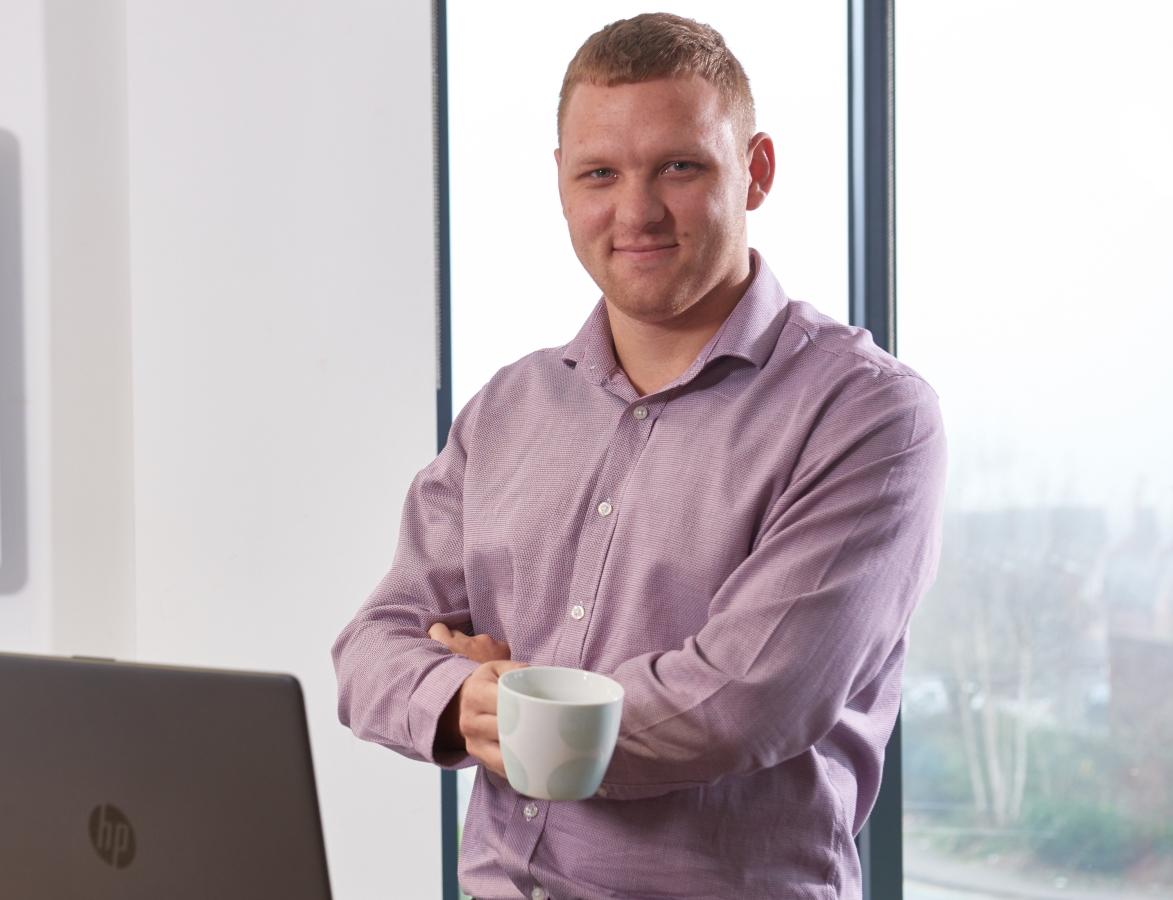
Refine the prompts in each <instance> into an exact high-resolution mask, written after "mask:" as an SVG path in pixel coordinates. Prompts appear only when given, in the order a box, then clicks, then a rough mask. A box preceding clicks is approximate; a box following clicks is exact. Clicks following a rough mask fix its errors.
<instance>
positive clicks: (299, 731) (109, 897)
mask: <svg viewBox="0 0 1173 900" xmlns="http://www.w3.org/2000/svg"><path fill="white" fill-rule="evenodd" d="M0 896H4V897H14V898H15V897H20V898H22V900H40V898H47V900H74V898H76V900H115V898H117V900H160V898H168V900H195V898H199V900H211V898H215V900H259V898H282V900H329V897H330V887H329V879H328V877H327V872H326V855H325V846H324V843H323V839H322V830H321V822H320V818H319V812H318V798H317V790H316V788H315V785H314V773H313V762H312V759H311V756H310V746H309V734H308V731H307V728H306V720H305V708H304V703H303V700H302V693H301V686H300V685H299V683H298V681H297V679H296V678H294V677H293V676H292V675H280V674H264V673H255V672H233V671H224V670H210V669H193V668H183V667H175V666H158V665H145V664H138V663H119V662H114V661H111V660H87V659H80V658H73V659H63V658H58V657H46V656H28V655H17V654H5V653H0Z"/></svg>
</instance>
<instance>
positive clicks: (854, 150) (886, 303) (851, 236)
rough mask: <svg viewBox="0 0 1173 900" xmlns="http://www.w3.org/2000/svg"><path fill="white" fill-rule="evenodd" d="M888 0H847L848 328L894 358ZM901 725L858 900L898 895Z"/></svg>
mask: <svg viewBox="0 0 1173 900" xmlns="http://www.w3.org/2000/svg"><path fill="white" fill-rule="evenodd" d="M894 2H895V0H847V42H848V43H847V72H848V74H847V92H848V99H847V107H848V113H847V115H848V126H847V134H848V138H847V140H848V182H849V190H848V198H849V200H848V202H849V205H850V209H849V212H848V258H849V265H850V298H849V299H850V304H849V309H850V317H851V318H850V321H851V324H852V325H862V326H863V327H864V328H867V329H868V330H869V331H870V332H871V333H872V337H873V338H874V340H875V342H876V344H877V345H879V346H880V347H883V348H884V349H885V350H887V351H888V352H889V353H892V354H895V353H896V229H895V220H896V208H895V185H896V179H895V168H894V167H895V152H894V148H895V119H894V111H895V90H894V86H895V80H894V74H893V59H894V40H893V6H894ZM900 750H901V748H900V718H899V717H897V719H896V726H895V728H894V729H893V732H892V737H891V739H890V740H889V742H888V748H887V752H886V753H885V756H884V771H883V777H882V781H881V783H880V794H879V797H878V798H877V799H876V806H875V809H873V810H872V814H871V816H870V817H869V818H868V822H867V824H866V825H865V826H864V828H863V831H861V832H860V835H859V837H858V839H857V840H856V844H857V846H858V847H859V856H860V865H861V866H862V868H863V895H864V900H901V898H902V897H903V896H904V858H903V853H904V846H903V844H904V841H903V831H902V829H903V824H902V817H903V796H902V795H903V791H902V785H901V771H900V766H901V758H900V757H901V752H900Z"/></svg>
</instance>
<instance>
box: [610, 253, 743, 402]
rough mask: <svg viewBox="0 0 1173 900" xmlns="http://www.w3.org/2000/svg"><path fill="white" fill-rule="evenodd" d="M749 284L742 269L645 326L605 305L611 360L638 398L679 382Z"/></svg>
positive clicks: (641, 322)
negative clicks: (675, 312)
mask: <svg viewBox="0 0 1173 900" xmlns="http://www.w3.org/2000/svg"><path fill="white" fill-rule="evenodd" d="M752 279H753V271H752V269H749V268H748V266H747V270H746V272H745V273H744V275H742V277H740V278H737V279H735V280H733V281H731V282H730V283H728V284H721V285H718V286H717V287H716V288H715V289H714V290H713V291H711V292H710V293H709V294H707V295H706V296H705V297H703V298H701V299H700V300H699V301H697V302H696V303H694V304H693V305H692V306H690V307H689V308H688V309H686V310H684V311H683V312H682V313H679V314H678V315H675V316H672V317H671V318H669V319H665V320H663V321H656V322H645V321H642V320H640V319H636V318H632V317H631V316H629V315H628V314H627V313H625V312H623V311H622V310H621V309H619V308H618V307H617V306H615V305H614V304H612V303H610V302H608V303H607V317H608V320H609V321H610V324H611V337H612V339H613V340H614V341H615V358H616V359H617V360H618V361H619V365H620V366H622V367H623V371H624V372H625V373H626V374H627V380H628V381H630V382H631V384H632V386H633V387H634V388H635V389H636V391H638V392H639V394H640V396H643V395H645V394H652V393H655V392H656V391H658V390H660V389H661V388H663V387H665V386H666V385H669V384H671V383H672V382H673V381H675V380H676V379H677V378H679V377H680V376H681V375H682V374H683V373H684V371H685V370H686V369H687V368H688V367H689V366H690V365H692V362H693V360H695V359H696V357H697V354H698V353H700V351H701V348H703V347H704V346H705V344H707V343H708V342H709V339H710V338H711V337H712V336H713V335H714V334H716V333H717V330H718V329H719V328H720V327H721V325H722V324H723V323H724V321H725V320H726V319H727V318H728V317H729V314H730V313H731V312H733V308H734V307H735V306H737V303H738V301H739V300H741V297H742V295H743V294H744V293H745V291H746V289H747V288H748V287H749V283H750V281H751V280H752Z"/></svg>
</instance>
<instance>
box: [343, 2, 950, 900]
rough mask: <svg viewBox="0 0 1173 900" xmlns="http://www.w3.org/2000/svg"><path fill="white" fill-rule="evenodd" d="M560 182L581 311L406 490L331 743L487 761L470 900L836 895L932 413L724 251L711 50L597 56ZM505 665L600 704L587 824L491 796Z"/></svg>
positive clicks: (889, 694)
mask: <svg viewBox="0 0 1173 900" xmlns="http://www.w3.org/2000/svg"><path fill="white" fill-rule="evenodd" d="M555 159H556V161H557V166H558V188H559V192H560V195H561V199H562V208H563V211H564V214H565V217H566V221H567V223H568V225H569V229H570V238H571V241H572V243H573V245H574V249H575V251H576V253H577V255H578V258H579V259H580V260H581V261H582V264H583V266H584V267H585V268H586V269H587V271H588V272H589V273H590V274H591V276H592V277H593V278H594V280H595V282H596V283H597V284H598V285H599V287H600V288H601V290H602V292H603V298H602V299H601V300H600V301H599V304H598V306H597V307H596V308H595V310H594V312H593V313H592V315H591V316H590V318H589V319H588V320H587V322H586V324H585V325H584V326H583V328H582V330H581V331H580V332H579V334H578V336H577V337H576V338H575V339H574V340H573V341H571V342H570V343H569V344H567V345H566V346H565V347H562V348H557V349H550V350H541V351H538V352H537V353H534V354H532V355H530V356H528V357H526V358H524V359H522V360H520V361H519V362H517V363H514V364H513V365H511V366H507V367H506V368H505V369H503V370H501V371H500V372H499V373H498V374H497V375H496V376H495V377H494V378H493V379H492V380H491V381H490V382H489V384H487V385H486V386H485V387H484V388H483V389H482V390H481V392H480V393H479V394H477V396H476V397H475V398H474V399H473V400H472V401H470V402H469V404H468V406H467V407H465V409H464V410H463V411H462V412H461V413H460V415H459V416H458V417H457V419H456V421H455V423H454V424H453V427H452V431H451V434H450V435H449V439H448V444H447V446H446V447H445V449H444V451H443V452H442V453H441V454H440V456H439V457H438V458H437V459H436V460H435V461H434V462H433V463H432V464H431V465H429V466H428V467H427V468H426V469H424V470H423V471H422V472H421V473H420V474H419V476H418V477H417V478H416V480H415V482H414V483H413V484H412V487H411V489H410V491H409V493H408V497H407V500H406V504H405V509H404V516H403V526H402V530H401V535H400V545H399V549H398V552H397V554H396V557H395V561H394V564H393V565H392V568H391V570H390V572H389V573H388V574H387V576H386V577H385V578H384V579H383V581H382V582H381V583H380V584H379V586H378V587H377V588H376V589H375V592H374V593H373V595H372V596H371V598H370V599H369V600H368V601H367V603H366V604H365V605H364V606H363V607H362V609H360V611H359V613H358V615H357V616H356V618H355V620H354V621H353V622H352V623H351V624H350V625H349V626H348V627H347V628H346V630H345V631H344V632H343V633H342V635H341V636H340V637H339V639H338V642H337V644H336V645H335V648H334V655H335V663H336V666H337V670H338V677H339V684H340V714H341V718H342V721H343V722H344V723H347V724H349V725H350V727H351V728H352V729H353V730H354V732H355V733H356V734H357V735H359V736H360V737H362V738H365V739H368V740H373V741H377V742H379V743H381V744H383V745H385V746H388V747H390V748H392V749H394V750H397V751H399V752H400V753H403V754H404V755H406V756H409V757H411V758H413V759H420V760H426V761H429V762H434V763H436V764H438V765H441V766H443V767H445V768H458V767H461V766H468V765H472V764H477V763H479V764H480V769H479V771H478V773H477V780H476V785H475V787H474V790H473V795H472V799H471V803H470V808H469V812H468V817H467V820H466V823H465V829H464V843H463V847H462V850H461V860H460V882H461V885H462V886H463V887H464V889H465V890H466V891H468V892H469V893H470V894H472V895H474V896H475V897H477V898H480V900H485V898H499V897H532V898H538V900H541V898H546V897H554V898H558V900H563V898H577V897H583V898H595V897H629V898H647V897H664V898H668V897H671V898H685V897H706V898H733V897H752V898H757V897H762V898H782V897H786V898H789V897H794V898H831V897H836V898H838V897H845V898H851V897H858V896H859V895H860V872H859V861H858V858H857V856H856V852H855V847H854V844H853V841H852V837H853V834H854V833H855V832H857V831H858V830H859V828H860V827H861V826H862V824H863V822H864V820H865V818H866V817H867V814H868V812H869V811H870V809H871V807H872V804H873V802H874V801H875V797H876V792H877V789H878V786H879V779H880V771H881V765H882V760H883V748H884V745H885V743H886V741H887V738H888V736H889V733H890V731H891V728H892V724H893V721H894V719H895V716H896V711H897V708H898V705H899V696H900V674H901V668H902V664H903V659H904V653H905V640H906V630H907V626H908V620H909V616H910V615H911V613H912V610H913V607H914V605H915V603H916V600H917V599H918V598H919V596H920V595H921V594H922V593H923V592H924V590H925V589H926V587H927V586H928V584H929V582H930V580H931V577H932V574H933V570H934V567H935V563H936V558H937V552H938V534H939V514H940V509H939V507H940V500H941V493H942V482H943V476H944V456H945V448H944V439H943V436H942V430H941V423H940V417H939V414H938V410H937V403H936V398H935V395H934V394H933V392H932V390H931V389H930V388H929V387H928V386H927V385H926V384H925V383H924V382H923V381H922V380H921V379H920V378H919V377H918V376H917V375H916V374H915V373H914V372H912V371H911V370H910V369H908V368H907V367H906V366H904V365H902V364H901V363H899V362H897V361H896V360H894V359H893V358H891V357H890V356H888V355H887V354H885V353H884V352H882V351H881V350H879V349H877V348H876V347H875V346H874V344H873V343H872V342H871V340H870V337H869V336H868V334H867V333H866V332H865V331H863V330H862V329H858V328H849V327H846V326H843V325H840V324H838V323H836V322H835V321H833V320H831V319H829V318H827V317H825V316H823V315H821V314H820V313H818V312H817V311H816V310H815V309H813V308H812V307H811V306H809V305H807V304H805V303H801V302H798V301H795V300H789V299H788V298H787V297H786V296H785V295H784V294H783V292H782V289H781V288H780V287H779V285H778V283H777V281H775V279H774V277H773V275H772V274H771V273H770V271H769V269H768V268H767V267H766V264H765V262H764V260H763V259H762V257H761V256H760V255H759V254H757V253H756V252H754V251H751V250H750V249H749V247H748V245H747V239H746V211H747V210H751V209H755V208H757V207H758V206H760V205H761V203H762V202H763V201H764V200H765V198H766V195H767V193H768V191H769V189H770V185H771V183H772V180H773V176H774V149H773V145H772V143H771V141H770V138H769V137H768V136H767V135H765V134H762V133H754V123H753V102H752V99H751V96H750V92H749V85H748V82H747V81H746V78H745V75H744V73H743V71H742V69H741V66H740V65H739V64H738V62H737V60H736V59H735V58H734V57H733V56H732V54H731V53H730V52H729V51H728V49H727V48H726V47H725V44H724V42H723V40H722V39H721V37H720V35H719V34H717V33H716V32H715V31H713V30H712V29H710V28H708V27H707V26H702V25H698V24H697V23H695V22H691V21H689V20H685V19H680V18H677V17H674V16H669V15H651V16H638V17H636V18H634V19H631V20H626V21H620V22H616V23H614V24H613V25H610V26H608V27H607V28H604V29H603V30H602V31H601V32H599V33H597V34H595V35H593V36H592V37H591V38H589V39H588V40H587V42H586V43H585V44H584V45H583V47H582V48H581V49H580V50H579V52H578V54H577V55H576V56H575V58H574V60H573V61H572V62H571V64H570V67H569V69H568V70H567V73H566V77H565V80H564V83H563V87H562V96H561V105H560V109H559V148H558V150H557V151H556V152H555ZM518 274H519V277H522V278H523V277H524V269H519V272H518ZM535 287H537V286H535ZM466 630H467V631H469V632H471V634H466V633H465V631H466ZM527 663H528V664H542V665H561V666H574V667H579V668H585V669H590V670H593V671H597V672H603V673H606V674H608V675H610V676H611V677H612V678H614V679H616V680H617V681H619V682H620V683H621V684H622V685H623V686H624V689H625V694H626V698H625V703H624V710H623V721H622V726H621V731H620V737H619V743H618V745H617V747H616V750H615V754H614V757H613V759H612V762H611V765H610V767H609V768H608V770H607V774H606V776H605V778H604V782H603V785H602V787H601V788H600V789H599V791H598V794H597V795H596V796H595V797H592V798H590V799H587V800H583V801H577V802H547V801H535V800H531V799H529V798H526V797H523V796H520V795H519V794H517V793H516V792H515V791H514V790H513V789H512V788H511V787H510V786H509V784H508V782H507V781H506V779H505V777H504V768H503V766H502V762H501V753H500V748H499V745H498V743H497V722H496V682H497V679H498V678H499V676H500V675H501V673H502V672H504V671H507V670H508V669H510V668H515V667H517V666H520V665H524V664H527Z"/></svg>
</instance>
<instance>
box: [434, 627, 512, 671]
mask: <svg viewBox="0 0 1173 900" xmlns="http://www.w3.org/2000/svg"><path fill="white" fill-rule="evenodd" d="M428 637H430V638H432V640H436V641H439V642H440V643H441V644H443V645H444V646H445V647H447V648H448V649H449V650H451V651H452V652H453V653H459V654H460V655H461V656H467V657H468V658H469V659H471V660H472V661H473V662H479V663H485V662H489V661H490V660H494V659H509V645H508V644H506V643H505V642H504V641H495V640H493V639H492V638H491V637H489V636H488V635H487V634H477V635H473V636H472V637H469V636H468V635H467V634H465V633H464V632H461V631H452V630H451V629H449V628H448V626H447V625H445V624H444V623H443V622H437V623H436V624H435V625H433V626H432V627H431V628H429V629H428Z"/></svg>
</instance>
